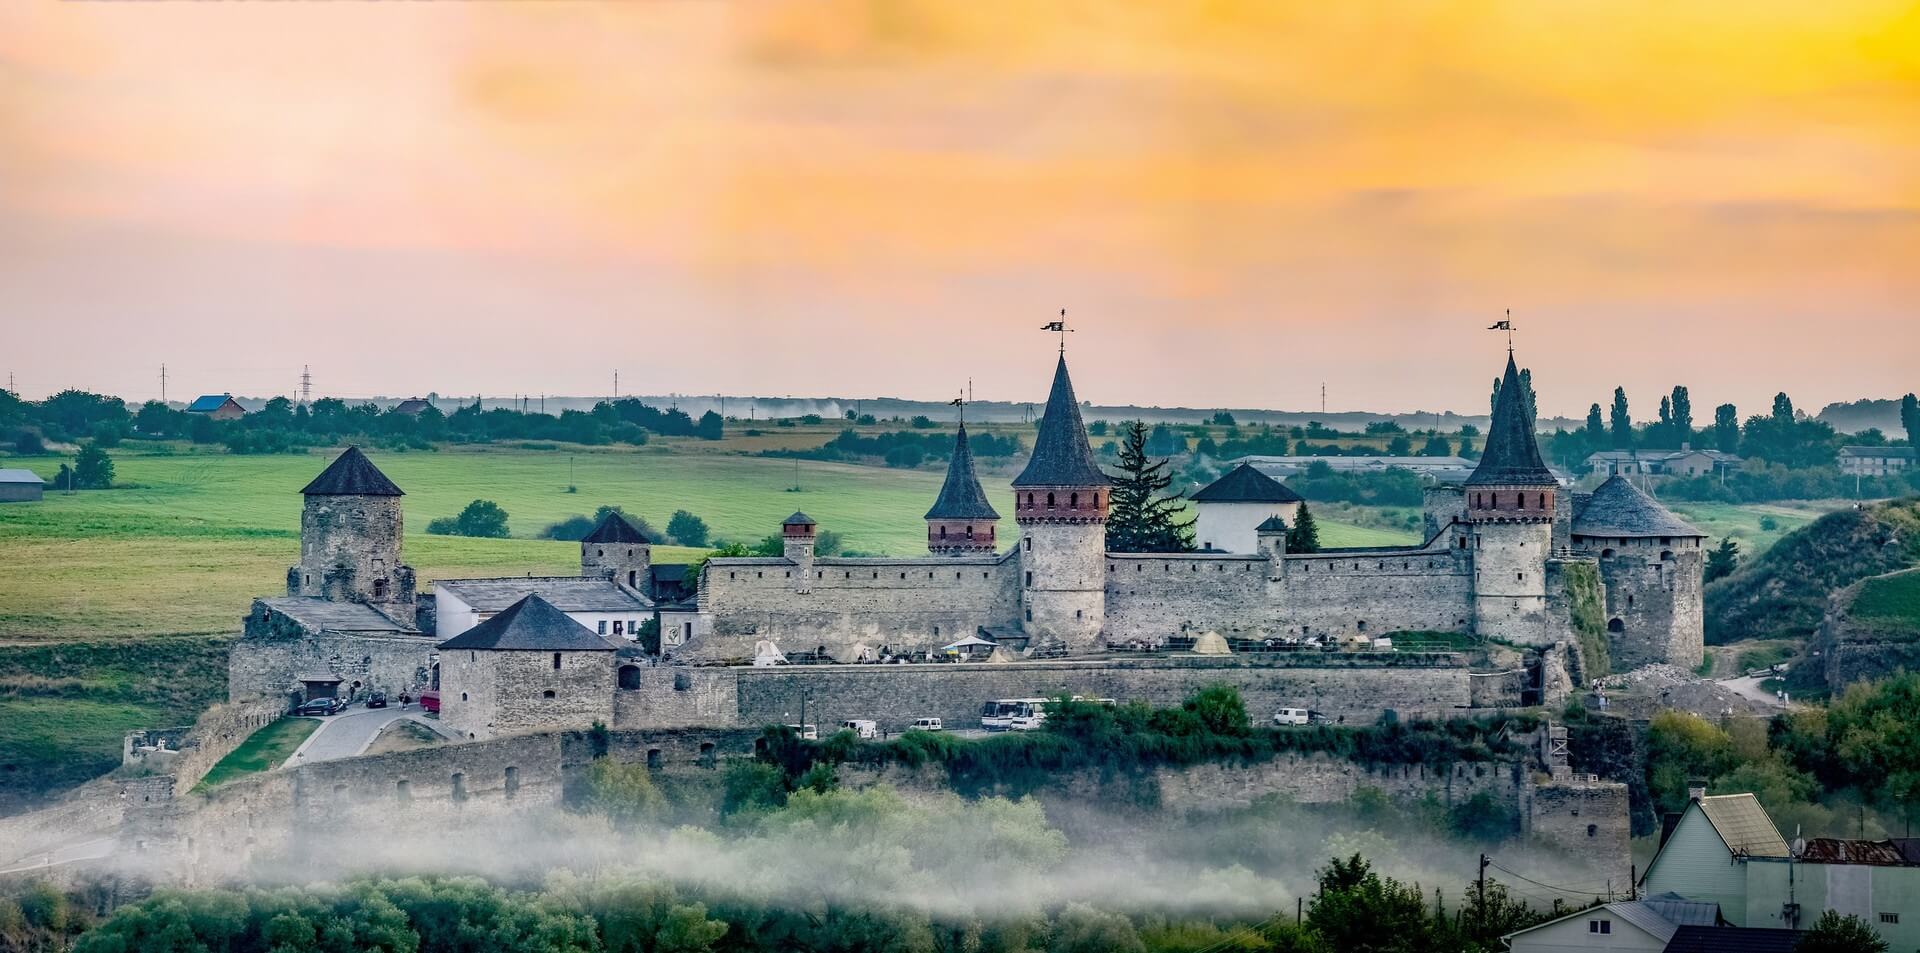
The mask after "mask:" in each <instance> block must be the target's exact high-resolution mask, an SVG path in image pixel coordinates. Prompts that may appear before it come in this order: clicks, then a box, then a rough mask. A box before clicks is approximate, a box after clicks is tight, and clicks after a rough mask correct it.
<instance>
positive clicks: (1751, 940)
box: [1664, 926, 1800, 953]
mask: <svg viewBox="0 0 1920 953" xmlns="http://www.w3.org/2000/svg"><path fill="white" fill-rule="evenodd" d="M1799 944H1800V931H1798V930H1768V929H1763V928H1759V927H1715V926H1683V927H1681V928H1679V929H1678V930H1675V931H1673V938H1672V939H1670V940H1668V941H1667V947H1666V950H1665V951H1664V953H1793V950H1794V948H1795V947H1796V946H1798V945H1799Z"/></svg>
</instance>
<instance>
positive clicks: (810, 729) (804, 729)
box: [787, 725, 820, 741]
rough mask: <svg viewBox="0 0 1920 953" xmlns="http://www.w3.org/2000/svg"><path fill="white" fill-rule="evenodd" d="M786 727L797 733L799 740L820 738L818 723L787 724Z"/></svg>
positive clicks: (816, 739) (817, 739)
mask: <svg viewBox="0 0 1920 953" xmlns="http://www.w3.org/2000/svg"><path fill="white" fill-rule="evenodd" d="M787 727H788V728H792V729H793V733H794V734H796V735H799V736H800V740H802V741H819V740H820V726H819V725H788V726H787Z"/></svg>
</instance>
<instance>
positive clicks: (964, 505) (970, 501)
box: [927, 422, 1000, 556]
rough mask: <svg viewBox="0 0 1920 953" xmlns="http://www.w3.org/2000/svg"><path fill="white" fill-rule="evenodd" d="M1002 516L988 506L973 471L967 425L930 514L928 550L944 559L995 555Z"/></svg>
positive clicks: (958, 438) (955, 444) (963, 426)
mask: <svg viewBox="0 0 1920 953" xmlns="http://www.w3.org/2000/svg"><path fill="white" fill-rule="evenodd" d="M999 522H1000V514H999V513H997V512H995V511H994V508H993V505H992V504H990V503H988V502H987V494H986V493H985V492H983V491H982V490H981V489H980V477H979V476H978V475H977V474H975V473H974V470H973V451H972V450H970V449H969V448H968V447H967V425H966V424H965V423H964V422H963V423H961V424H960V431H959V433H958V434H956V435H955V436H954V438H953V458H952V459H951V460H948V461H947V481H946V482H945V483H943V484H941V486H940V496H939V498H938V499H936V500H934V501H933V508H932V509H930V510H928V511H927V550H928V551H929V552H932V553H935V554H938V555H943V556H960V555H966V554H969V553H991V552H993V550H994V544H995V539H994V528H995V526H996V524H998V523H999Z"/></svg>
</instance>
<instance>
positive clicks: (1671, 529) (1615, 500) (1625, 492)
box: [1573, 474, 1707, 536]
mask: <svg viewBox="0 0 1920 953" xmlns="http://www.w3.org/2000/svg"><path fill="white" fill-rule="evenodd" d="M1573 534H1574V535H1575V536H1705V535H1707V534H1705V533H1703V532H1701V531H1699V530H1698V529H1695V528H1694V527H1692V526H1690V525H1688V524H1687V522H1686V521H1685V520H1682V519H1681V518H1680V517H1678V516H1675V515H1673V513H1672V511H1670V510H1668V509H1667V508H1666V507H1664V506H1661V505H1660V502H1659V501H1658V500H1655V499H1654V498H1653V497H1651V496H1648V495H1647V494H1646V492H1645V491H1643V490H1641V489H1640V488H1639V487H1637V486H1634V485H1633V481H1631V480H1628V479H1627V478H1626V477H1625V476H1622V475H1620V474H1614V475H1613V476H1610V477H1608V478H1607V482H1605V483H1602V484H1600V485H1599V486H1597V487H1595V488H1594V490H1593V493H1592V495H1591V496H1588V497H1586V502H1585V505H1584V506H1583V507H1582V508H1581V509H1580V511H1579V512H1578V513H1575V514H1574V517H1573Z"/></svg>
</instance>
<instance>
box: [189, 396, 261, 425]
mask: <svg viewBox="0 0 1920 953" xmlns="http://www.w3.org/2000/svg"><path fill="white" fill-rule="evenodd" d="M187 413H190V414H203V415H205V416H208V417H212V418H213V419H215V420H239V419H240V418H242V417H245V416H246V415H247V409H246V408H245V407H242V406H240V402H239V401H237V400H234V399H233V395H232V394H203V395H201V396H199V397H195V398H194V399H193V403H191V404H188V405H187Z"/></svg>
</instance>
